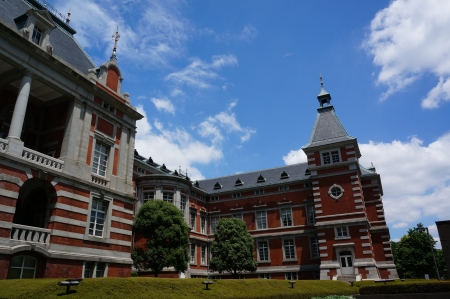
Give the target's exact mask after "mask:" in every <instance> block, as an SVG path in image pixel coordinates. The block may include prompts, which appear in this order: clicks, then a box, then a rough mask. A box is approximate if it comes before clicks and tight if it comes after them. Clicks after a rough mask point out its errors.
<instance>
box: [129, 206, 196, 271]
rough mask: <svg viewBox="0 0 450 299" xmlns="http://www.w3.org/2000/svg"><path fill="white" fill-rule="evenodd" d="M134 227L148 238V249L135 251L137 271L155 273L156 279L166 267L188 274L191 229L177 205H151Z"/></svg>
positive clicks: (140, 214) (145, 207) (142, 211)
mask: <svg viewBox="0 0 450 299" xmlns="http://www.w3.org/2000/svg"><path fill="white" fill-rule="evenodd" d="M133 227H134V228H135V230H136V232H137V233H138V234H140V235H141V236H143V237H145V238H146V244H145V248H135V250H133V251H132V253H131V258H132V259H133V264H134V266H135V267H136V268H137V269H151V270H152V271H153V272H154V274H155V276H158V273H160V272H161V271H162V270H163V268H165V267H174V268H175V270H177V271H178V272H184V271H186V270H187V266H188V259H189V256H188V252H187V247H188V244H189V227H188V226H187V224H186V222H185V221H184V217H183V214H182V213H181V211H180V210H179V209H178V208H176V207H175V206H174V205H173V204H171V203H168V202H165V201H162V200H154V201H148V202H147V203H145V204H143V205H142V207H141V208H140V209H139V212H138V214H137V216H136V218H135V220H134V224H133Z"/></svg>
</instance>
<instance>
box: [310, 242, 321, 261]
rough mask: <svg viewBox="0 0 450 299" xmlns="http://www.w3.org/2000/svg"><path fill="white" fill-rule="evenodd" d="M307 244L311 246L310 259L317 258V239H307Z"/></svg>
mask: <svg viewBox="0 0 450 299" xmlns="http://www.w3.org/2000/svg"><path fill="white" fill-rule="evenodd" d="M309 242H310V245H311V257H312V258H318V257H319V256H320V254H319V241H318V240H317V238H309Z"/></svg>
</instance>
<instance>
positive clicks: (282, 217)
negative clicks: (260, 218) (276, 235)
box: [280, 207, 294, 227]
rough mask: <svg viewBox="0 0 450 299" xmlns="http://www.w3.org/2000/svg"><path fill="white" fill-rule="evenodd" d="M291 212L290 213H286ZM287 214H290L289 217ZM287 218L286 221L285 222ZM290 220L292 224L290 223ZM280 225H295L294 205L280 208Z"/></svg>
mask: <svg viewBox="0 0 450 299" xmlns="http://www.w3.org/2000/svg"><path fill="white" fill-rule="evenodd" d="M285 212H289V214H287V213H285ZM286 216H289V218H287V217H286ZM285 218H286V223H285ZM289 221H290V224H289ZM280 226H281V227H291V226H294V219H293V218H292V207H284V208H280Z"/></svg>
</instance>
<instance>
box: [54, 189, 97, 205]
mask: <svg viewBox="0 0 450 299" xmlns="http://www.w3.org/2000/svg"><path fill="white" fill-rule="evenodd" d="M56 196H61V197H67V198H70V199H75V200H78V201H82V202H86V203H89V200H90V198H89V197H86V196H81V195H78V194H75V193H71V192H67V191H64V190H59V191H56Z"/></svg>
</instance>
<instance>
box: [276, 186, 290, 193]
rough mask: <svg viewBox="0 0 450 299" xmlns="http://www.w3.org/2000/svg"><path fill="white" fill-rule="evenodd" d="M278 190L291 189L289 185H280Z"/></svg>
mask: <svg viewBox="0 0 450 299" xmlns="http://www.w3.org/2000/svg"><path fill="white" fill-rule="evenodd" d="M278 191H280V192H283V191H289V186H280V187H278Z"/></svg>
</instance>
